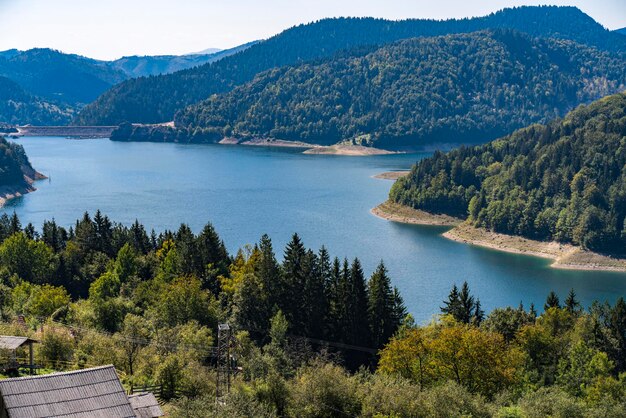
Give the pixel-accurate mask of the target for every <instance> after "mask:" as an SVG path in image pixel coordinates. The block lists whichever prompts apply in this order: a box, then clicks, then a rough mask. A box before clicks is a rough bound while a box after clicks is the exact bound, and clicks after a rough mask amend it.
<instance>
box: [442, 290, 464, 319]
mask: <svg viewBox="0 0 626 418" xmlns="http://www.w3.org/2000/svg"><path fill="white" fill-rule="evenodd" d="M443 304H444V306H442V307H441V308H440V310H441V313H443V314H446V315H452V316H453V317H455V318H456V317H457V316H458V315H459V312H460V310H461V300H460V299H459V288H458V287H456V284H455V285H452V289H451V290H450V293H449V294H448V300H444V301H443Z"/></svg>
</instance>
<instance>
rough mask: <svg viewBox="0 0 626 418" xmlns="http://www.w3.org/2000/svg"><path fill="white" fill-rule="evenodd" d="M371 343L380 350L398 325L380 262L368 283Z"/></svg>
mask: <svg viewBox="0 0 626 418" xmlns="http://www.w3.org/2000/svg"><path fill="white" fill-rule="evenodd" d="M367 313H368V317H369V325H370V332H371V343H372V346H373V347H376V348H381V347H382V346H383V345H384V344H386V343H387V341H389V338H391V336H392V335H393V334H394V333H395V332H396V329H397V328H398V326H399V325H400V324H399V323H398V322H396V318H395V300H394V293H393V290H392V288H391V281H390V280H389V277H388V276H387V269H386V268H385V265H384V264H383V262H382V261H381V262H380V264H379V265H378V267H377V268H376V271H374V274H372V277H371V278H370V280H369V283H368V309H367Z"/></svg>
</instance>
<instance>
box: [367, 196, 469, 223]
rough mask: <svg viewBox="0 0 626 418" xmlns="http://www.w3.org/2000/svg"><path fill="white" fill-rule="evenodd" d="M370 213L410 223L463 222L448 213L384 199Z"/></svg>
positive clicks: (390, 219)
mask: <svg viewBox="0 0 626 418" xmlns="http://www.w3.org/2000/svg"><path fill="white" fill-rule="evenodd" d="M370 213H371V214H372V215H374V216H377V217H379V218H382V219H385V220H387V221H392V222H400V223H405V224H411V225H430V226H450V227H454V226H456V225H459V224H460V223H461V222H463V220H462V219H459V218H454V217H452V216H448V215H435V214H432V213H428V212H424V211H422V210H417V209H413V208H409V207H407V206H402V205H399V204H397V203H393V202H390V201H386V202H383V203H381V204H380V205H378V206H376V207H375V208H373V209H372V210H370Z"/></svg>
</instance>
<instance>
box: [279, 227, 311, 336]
mask: <svg viewBox="0 0 626 418" xmlns="http://www.w3.org/2000/svg"><path fill="white" fill-rule="evenodd" d="M305 256H306V249H305V248H304V245H303V244H302V241H301V240H300V237H299V236H298V234H293V237H292V238H291V241H290V242H289V243H288V244H287V248H286V249H285V257H284V260H283V268H282V271H283V280H284V292H283V293H284V299H283V300H281V304H280V305H279V306H281V309H282V310H283V313H284V315H285V317H286V318H287V321H288V322H289V325H290V326H291V327H293V329H294V330H298V332H302V329H303V328H304V325H305V318H304V316H305V315H304V312H303V311H302V302H303V301H302V296H303V295H302V289H303V288H304V286H305V285H306V278H305V277H304V266H303V263H304V261H305V260H304V259H305Z"/></svg>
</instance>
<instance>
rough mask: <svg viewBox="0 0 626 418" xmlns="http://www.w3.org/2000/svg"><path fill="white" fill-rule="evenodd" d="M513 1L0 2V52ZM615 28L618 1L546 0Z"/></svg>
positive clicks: (150, 51) (172, 46) (147, 49)
mask: <svg viewBox="0 0 626 418" xmlns="http://www.w3.org/2000/svg"><path fill="white" fill-rule="evenodd" d="M523 4H546V1H545V0H544V1H532V0H529V1H515V0H175V1H170V0H0V50H5V49H10V48H18V49H28V48H33V47H50V48H55V49H59V50H61V51H64V52H72V53H78V54H82V55H87V56H90V57H93V58H100V59H113V58H119V57H121V56H124V55H135V54H137V55H157V54H183V53H187V52H193V51H199V50H203V49H206V48H210V47H211V48H212V47H216V48H229V47H232V46H236V45H239V44H242V43H245V42H247V41H251V40H254V39H263V38H266V37H269V36H271V35H274V34H276V33H278V32H280V31H282V30H283V29H286V28H288V27H290V26H293V25H295V24H299V23H307V22H310V21H313V20H317V19H320V18H324V17H334V16H375V17H384V18H388V19H406V18H435V19H444V18H451V17H466V16H468V17H469V16H481V15H484V14H488V13H490V12H492V11H496V10H499V9H501V8H503V7H509V6H519V5H523ZM548 4H558V5H573V6H577V7H579V8H580V9H582V10H583V11H584V12H585V13H587V14H589V15H590V16H591V17H593V18H594V19H595V20H597V21H598V22H600V23H601V24H603V25H604V26H606V27H608V28H609V29H617V28H620V27H624V26H626V0H569V1H561V0H552V1H550V2H549V3H548Z"/></svg>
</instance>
